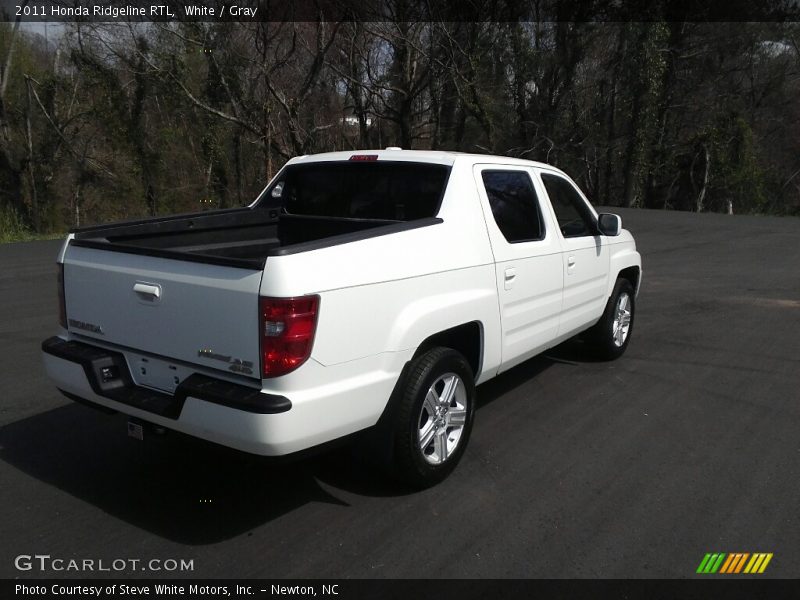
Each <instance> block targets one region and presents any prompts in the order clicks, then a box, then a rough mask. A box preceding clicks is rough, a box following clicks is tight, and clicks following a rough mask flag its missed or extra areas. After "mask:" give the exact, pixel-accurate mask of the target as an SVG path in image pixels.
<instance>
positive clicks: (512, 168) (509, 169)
mask: <svg viewBox="0 0 800 600" xmlns="http://www.w3.org/2000/svg"><path fill="white" fill-rule="evenodd" d="M484 173H524V174H526V175H527V176H528V179H530V182H531V189H533V195H534V197H535V198H536V211H537V212H538V213H539V223H540V224H541V226H542V235H541V236H540V237H538V238H530V239H525V240H514V241H513V242H512V241H509V239H508V238H507V237H506V235H505V234H504V233H503V230H502V229H500V224H499V223H498V222H497V219H495V218H494V212H493V211H492V201H491V200H490V199H489V192H487V191H486V183H485V182H484V181H483V174H484ZM480 176H481V181H480V183H481V185H482V186H483V192H484V194H486V200H487V202H488V203H489V212H490V213H492V221H493V222H494V224H495V226H496V227H497V231H499V232H500V236H501V237H502V238H503V239H504V240H505V242H506V243H507V244H530V243H532V242H543V241H544V240H546V239H547V232H548V231H549V228H548V227H547V219H545V218H544V213H543V212H542V199H541V198H540V197H539V192H538V191H537V190H536V182H535V181H534V179H533V175H532V174H531V171H530V168H529V167H525V166H518V165H499V164H498V165H492V164H488V165H484V166H482V167H481V168H480Z"/></svg>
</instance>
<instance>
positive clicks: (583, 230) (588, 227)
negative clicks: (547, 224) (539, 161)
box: [542, 173, 594, 238]
mask: <svg viewBox="0 0 800 600" xmlns="http://www.w3.org/2000/svg"><path fill="white" fill-rule="evenodd" d="M542 182H543V183H544V187H545V189H547V195H548V196H549V197H550V202H551V203H552V205H553V210H554V211H555V213H556V219H557V220H558V227H559V228H560V229H561V233H562V235H563V236H564V237H565V238H570V237H582V236H587V235H594V225H593V219H592V216H591V213H590V212H589V209H588V208H587V206H586V203H585V202H584V201H583V198H581V197H580V196H579V195H578V192H577V190H576V189H575V188H574V187H573V186H572V184H571V183H570V182H569V181H567V180H566V179H564V178H563V177H558V176H557V175H548V174H546V173H543V174H542Z"/></svg>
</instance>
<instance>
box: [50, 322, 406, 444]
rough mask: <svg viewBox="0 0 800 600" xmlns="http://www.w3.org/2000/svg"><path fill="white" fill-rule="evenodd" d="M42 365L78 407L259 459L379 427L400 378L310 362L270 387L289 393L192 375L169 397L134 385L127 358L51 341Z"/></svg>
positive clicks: (376, 369)
mask: <svg viewBox="0 0 800 600" xmlns="http://www.w3.org/2000/svg"><path fill="white" fill-rule="evenodd" d="M42 357H43V360H44V366H45V369H46V371H47V374H48V376H49V377H50V378H51V379H52V380H53V381H54V383H55V384H56V386H57V387H58V389H59V390H60V391H61V392H62V393H64V394H65V395H66V396H67V397H69V398H71V399H73V400H82V401H85V402H88V403H89V404H91V405H94V406H96V407H100V408H104V409H107V410H110V411H116V412H120V413H123V414H126V415H129V416H132V417H136V418H137V419H141V420H143V421H146V422H149V423H152V424H154V425H158V426H161V427H164V428H166V429H172V430H175V431H180V432H182V433H185V434H188V435H191V436H194V437H198V438H201V439H204V440H208V441H211V442H214V443H217V444H221V445H223V446H228V447H230V448H235V449H237V450H242V451H244V452H249V453H252V454H258V455H261V456H283V455H287V454H292V453H294V452H299V451H301V450H305V449H307V448H311V447H312V446H317V445H319V444H323V443H326V442H329V441H332V440H334V439H337V438H340V437H343V436H345V435H348V434H350V433H354V432H356V431H358V430H361V429H364V428H366V427H369V426H371V425H374V424H375V422H376V421H377V419H378V417H379V416H380V413H381V411H382V410H383V408H384V406H385V404H386V401H387V400H388V398H389V395H390V393H391V389H392V387H393V386H394V382H395V381H396V378H397V375H396V374H394V373H392V372H391V370H390V371H388V372H387V371H385V370H384V369H382V368H381V365H382V363H381V362H380V360H379V359H378V358H375V357H373V358H371V359H369V360H367V359H365V360H364V361H353V362H352V363H347V364H346V365H344V366H342V367H339V368H330V367H323V366H322V365H319V363H316V362H315V361H313V360H310V361H308V362H307V363H306V364H305V365H303V367H302V368H301V369H299V370H298V372H296V373H293V374H291V376H286V377H283V378H277V379H275V380H271V381H272V382H273V383H276V384H279V385H284V386H285V387H284V388H280V387H279V388H277V389H274V390H262V389H258V388H255V387H248V386H244V385H239V384H236V383H231V382H229V381H224V380H221V379H216V378H214V377H210V376H207V375H203V374H199V373H195V374H192V375H190V376H188V377H186V378H185V379H184V380H183V381H182V382H181V383H180V384H179V385H178V387H177V388H176V391H175V394H174V395H171V394H166V393H162V392H158V391H155V390H152V389H150V388H146V387H142V386H138V385H136V384H135V382H134V381H133V378H132V377H131V376H130V372H129V369H128V362H127V360H126V357H125V356H124V354H123V353H122V352H115V351H113V350H109V349H106V348H100V347H98V346H94V345H90V344H85V343H83V342H78V341H68V340H64V339H62V338H60V337H54V338H50V339H48V340H45V341H44V342H43V343H42ZM104 369H106V370H105V371H104ZM108 369H116V371H114V370H112V371H108ZM301 372H302V373H301ZM111 375H116V377H110V376H111ZM280 380H286V381H280ZM289 398H291V400H289Z"/></svg>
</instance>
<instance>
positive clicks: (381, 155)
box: [288, 148, 560, 172]
mask: <svg viewBox="0 0 800 600" xmlns="http://www.w3.org/2000/svg"><path fill="white" fill-rule="evenodd" d="M353 156H370V157H372V156H377V159H374V160H379V161H380V160H392V161H409V162H426V163H433V164H440V165H449V166H452V165H453V164H454V163H455V162H456V161H460V160H465V161H467V162H470V163H473V164H486V163H488V164H502V165H519V166H527V167H540V168H545V169H551V170H553V171H559V169H557V168H556V167H554V166H552V165H548V164H546V163H541V162H536V161H533V160H525V159H522V158H512V157H510V156H495V155H491V154H468V153H465V152H448V151H443V150H400V149H395V148H392V149H386V150H377V149H373V150H347V151H344V152H324V153H321V154H307V155H305V156H297V157H295V158H293V159H291V160H290V161H289V163H288V164H297V163H310V162H328V161H345V160H350V159H351V157H353ZM559 172H560V171H559Z"/></svg>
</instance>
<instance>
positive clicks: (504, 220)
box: [481, 171, 544, 244]
mask: <svg viewBox="0 0 800 600" xmlns="http://www.w3.org/2000/svg"><path fill="white" fill-rule="evenodd" d="M481 177H482V178H483V187H484V188H485V189H486V196H487V197H488V198H489V205H490V206H491V208H492V215H494V220H495V223H497V227H498V228H499V229H500V231H501V232H502V234H503V237H505V238H506V241H508V242H509V243H511V244H514V243H517V242H531V241H535V240H541V239H543V238H544V225H543V222H542V213H541V210H539V199H538V198H537V197H536V191H535V190H534V189H533V182H532V181H531V178H530V176H529V175H528V174H527V173H525V172H524V171H483V172H482V173H481Z"/></svg>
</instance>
